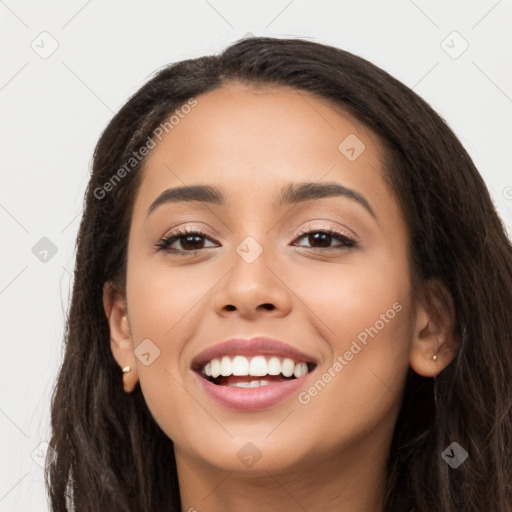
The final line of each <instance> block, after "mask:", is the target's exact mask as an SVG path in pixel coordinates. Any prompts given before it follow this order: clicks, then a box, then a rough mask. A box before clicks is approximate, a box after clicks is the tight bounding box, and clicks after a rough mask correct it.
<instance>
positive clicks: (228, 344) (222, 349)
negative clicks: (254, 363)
mask: <svg viewBox="0 0 512 512" xmlns="http://www.w3.org/2000/svg"><path fill="white" fill-rule="evenodd" d="M236 355H241V356H255V355H269V356H281V357H288V358H290V359H293V360H294V361H295V362H301V361H304V362H306V363H313V364H316V359H315V358H314V357H312V356H310V355H309V354H306V353H304V352H301V351H300V350H297V349H296V348H294V347H292V346H291V345H288V344H287V343H284V342H282V341H279V340H276V339H272V338H265V337H262V336H259V337H256V338H251V339H249V340H248V339H244V338H232V339H229V340H226V341H223V342H221V343H219V344H217V345H214V346H213V347H210V348H207V349H206V350H204V351H203V352H201V353H200V354H198V355H197V356H195V357H194V359H193V360H192V365H191V366H192V368H193V369H194V370H200V369H201V368H203V366H204V365H205V364H207V363H208V362H210V361H211V360H212V359H215V358H217V359H220V358H221V357H222V356H236Z"/></svg>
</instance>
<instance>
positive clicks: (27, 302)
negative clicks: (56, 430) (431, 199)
mask: <svg viewBox="0 0 512 512" xmlns="http://www.w3.org/2000/svg"><path fill="white" fill-rule="evenodd" d="M0 15H1V23H2V27H1V30H0V38H1V44H2V46H3V50H4V51H3V58H2V67H1V69H0V102H1V109H2V114H1V116H2V117H1V119H2V123H1V127H0V129H1V137H0V141H1V144H2V149H1V157H2V166H1V173H2V176H1V179H2V181H1V183H2V186H1V189H0V225H1V232H0V233H1V236H2V249H3V250H2V251H1V264H0V269H1V271H0V308H1V310H0V311H1V318H0V325H1V329H2V336H1V343H2V358H1V370H0V386H1V387H0V389H1V391H2V393H1V396H0V433H1V436H0V446H1V452H0V453H1V459H0V460H1V470H0V511H1V512H18V511H26V510H31V511H33V512H38V511H45V510H48V507H47V505H46V496H45V493H44V487H43V470H42V468H41V467H40V465H39V464H40V462H39V459H38V454H40V453H42V452H44V448H45V445H44V444H43V445H42V449H41V447H40V448H38V446H40V443H42V442H45V441H47V440H48V439H49V435H50V431H49V400H50V393H51V390H52V387H53V384H54V379H55V377H56V374H57V370H58V367H59V365H60V362H61V358H62V352H61V350H62V339H63V331H64V321H65V315H66V312H67V308H68V300H69V294H70V290H71V286H72V272H73V266H74V244H75V237H76V234H77V229H78V226H79V220H80V215H81V212H82V200H83V194H84V191H85V187H86V184H87V180H88V175H89V165H90V161H91V157H92V152H93V148H94V145H95V142H96V140H97V139H98V137H99V135H100V133H101V131H102V130H103V128H104V127H105V126H106V124H107V122H108V121H109V120H110V119H111V117H112V116H113V114H114V113H115V112H116V111H117V110H118V109H119V108H120V107H121V105H122V104H123V103H124V102H125V101H126V99H127V98H128V97H129V96H130V95H131V94H132V93H133V92H135V91H136V90H137V89H138V88H139V87H140V86H141V85H142V84H143V83H144V82H145V81H146V79H147V78H148V76H149V75H150V74H151V73H153V72H154V71H155V70H157V69H158V68H160V67H162V66H164V65H165V64H168V63H170V62H175V61H178V60H182V59H185V58H192V57H197V56H201V55H205V54H211V53H215V52H218V51H220V50H221V49H223V48H224V47H225V46H227V45H228V44H229V43H231V42H233V41H235V40H237V39H239V38H241V37H243V36H245V35H246V34H247V33H252V34H254V35H271V36H277V37H303V38H308V39H311V40H313V41H318V42H321V43H327V44H331V45H334V46H338V47H340V48H343V49H346V50H349V51H351V52H353V53H355V54H357V55H360V56H362V57H365V58H367V59H368V60H370V61H372V62H374V63H375V64H377V65H378V66H380V67H382V68H383V69H385V70H386V71H388V72H390V73H391V74H392V75H394V76H395V77H396V78H398V79H399V80H401V81H402V82H404V83H405V84H406V85H408V86H409V87H412V88H413V89H414V90H415V91H416V92H418V93H419V94H420V95H421V96H422V97H423V98H424V99H426V100H427V101H428V102H429V103H430V104H431V105H432V106H433V107H434V108H435V109H436V110H437V111H438V112H439V113H440V114H441V115H442V116H443V117H444V118H445V119H446V121H447V122H448V124H449V125H450V126H451V127H452V129H453V130H454V131H455V133H456V134H457V135H458V136H459V138H460V139H461V141H462V143H463V144H464V146H465V147H466V149H467V150H468V152H469V154H470V155H471V157H472V158H473V160H474V162H475V164H476V165H477V167H478V168H479V170H480V172H481V174H482V175H483V177H484V179H485V181H486V183H487V185H488V187H489V189H490V191H491V194H492V196H493V199H494V201H495V204H496V207H497V209H498V212H499V213H500V215H501V217H502V219H503V221H504V222H505V223H506V225H507V228H508V230H509V233H510V232H511V226H512V220H511V213H512V173H511V164H512V156H511V146H512V137H511V135H512V127H511V122H510V120H511V116H512V67H511V64H510V63H511V62H512V31H511V30H510V29H511V26H512V0H500V1H497V0H482V1H462V0H461V1H449V2H447V1H440V0H436V1H427V0H415V1H414V2H413V1H412V0H397V1H395V2H391V1H387V2H382V1H378V0H373V1H368V0H367V1H356V0H352V1H339V2H334V1H331V2H329V1H325V0H324V1H313V0H309V1H301V0H292V1H290V0H282V1H281V0H280V1H270V0H265V1H262V0H258V1H250V2H235V1H229V0H193V1H190V2H185V1H182V2H178V1H165V2H164V1H156V0H152V1H146V2H133V1H113V0H109V1H105V0H103V1H99V0H89V1H87V0H72V1H69V0H68V1H67V2H64V1H60V2H56V1H52V2H44V3H38V2H34V1H21V0H5V1H4V0H0ZM454 31H456V32H457V33H458V34H460V35H457V34H453V32H454ZM42 32H46V33H47V34H42V35H41V33H42ZM443 41H444V42H443ZM464 41H467V43H465V42H464ZM466 44H469V46H468V48H467V50H466V51H464V52H463V53H462V54H460V53H461V52H462V50H464V48H465V46H466ZM55 45H58V47H57V49H56V50H55V51H54V53H52V54H51V55H48V54H49V53H50V52H51V50H52V49H53V46H55ZM459 54H460V55H459ZM455 57H456V58H455ZM43 237H47V238H48V239H49V240H51V242H52V243H53V244H54V245H55V247H56V249H57V253H56V254H55V255H53V256H51V252H50V253H49V254H48V255H47V261H46V262H43V261H41V260H40V259H39V258H42V257H43V256H44V253H43V254H40V255H39V257H36V254H34V251H33V247H34V246H35V245H36V244H37V243H38V242H39V241H40V239H41V238H43ZM36 247H39V246H36ZM35 252H36V253H37V251H35ZM120 378H121V377H120ZM41 450H42V451H41Z"/></svg>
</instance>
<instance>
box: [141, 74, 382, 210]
mask: <svg viewBox="0 0 512 512" xmlns="http://www.w3.org/2000/svg"><path fill="white" fill-rule="evenodd" d="M195 99H196V101H197V105H196V106H195V107H193V108H191V109H188V110H187V113H186V114H183V113H182V114H181V115H180V116H179V117H178V116H174V117H173V120H174V124H173V125H172V128H170V129H169V130H168V133H165V132H164V135H163V138H162V139H161V141H158V140H156V139H155V142H156V146H155V147H154V148H153V149H152V150H151V151H150V153H149V155H148V156H147V157H146V160H145V163H144V170H143V180H142V183H141V187H140V190H139V193H138V197H137V201H136V206H135V209H137V208H138V207H139V205H140V203H141V202H142V203H145V204H147V202H148V201H149V200H150V198H151V197H154V196H155V195H156V194H158V193H159V192H160V191H161V190H162V189H163V188H165V187H174V186H183V185H185V184H186V185H189V184H196V183H211V184H213V183H217V184H221V183H224V184H225V185H226V187H228V188H232V189H233V192H236V194H233V195H238V196H239V195H240V193H241V192H243V190H240V188H239V187H242V185H245V190H246V191H250V193H251V196H255V195H261V194H263V193H264V192H265V191H268V190H269V189H270V188H273V187H274V186H276V187H279V188H281V186H282V185H283V184H285V183H289V182H293V181H301V180H306V179H307V180H310V181H320V180H327V181H332V180H335V181H340V182H344V184H346V185H347V186H352V187H353V188H357V187H359V188H361V187H362V188H364V189H376V190H377V189H379V188H380V187H382V186H383V185H384V184H383V182H382V178H381V174H382V159H383V151H382V149H381V146H380V143H379V141H378V139H377V137H376V136H375V135H374V134H373V133H372V132H371V131H369V130H368V129H366V128H365V127H364V126H363V125H362V124H361V123H359V122H358V121H357V120H355V119H353V118H351V117H350V116H348V115H346V114H345V115H344V114H343V113H342V111H341V109H339V108H336V107H335V106H334V105H333V104H331V103H330V102H328V101H326V100H323V99H321V98H318V97H316V96H313V95H311V94H309V93H307V92H304V91H299V90H296V89H293V88H289V87H282V86H279V87H269V86H255V85H245V84H237V83H230V84H227V85H224V86H223V87H221V88H219V89H215V90H213V91H211V92H209V93H206V94H202V95H200V96H198V97H196V98H195ZM178 111H179V109H178ZM168 117H169V116H168ZM354 157H355V158H354ZM377 191H378V190H377ZM269 199H270V198H269ZM273 199H275V198H273Z"/></svg>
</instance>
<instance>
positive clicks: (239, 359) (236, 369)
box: [232, 356, 249, 375]
mask: <svg viewBox="0 0 512 512" xmlns="http://www.w3.org/2000/svg"><path fill="white" fill-rule="evenodd" d="M232 366H233V375H249V361H247V358H246V357H244V356H235V357H234V358H233V365H232Z"/></svg>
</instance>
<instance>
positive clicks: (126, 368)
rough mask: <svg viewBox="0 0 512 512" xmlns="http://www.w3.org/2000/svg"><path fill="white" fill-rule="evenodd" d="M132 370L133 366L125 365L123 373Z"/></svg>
mask: <svg viewBox="0 0 512 512" xmlns="http://www.w3.org/2000/svg"><path fill="white" fill-rule="evenodd" d="M131 371H132V369H131V367H130V366H125V367H124V368H123V373H128V372H131Z"/></svg>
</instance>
